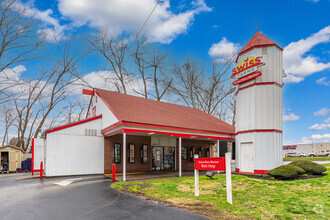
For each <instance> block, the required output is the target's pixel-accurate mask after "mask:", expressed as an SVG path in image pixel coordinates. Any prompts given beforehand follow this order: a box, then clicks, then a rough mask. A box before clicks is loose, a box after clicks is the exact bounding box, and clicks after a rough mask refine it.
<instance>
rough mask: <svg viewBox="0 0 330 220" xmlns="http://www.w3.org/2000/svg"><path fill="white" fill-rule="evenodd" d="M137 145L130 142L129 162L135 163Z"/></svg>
mask: <svg viewBox="0 0 330 220" xmlns="http://www.w3.org/2000/svg"><path fill="white" fill-rule="evenodd" d="M134 151H135V145H134V144H130V145H129V148H128V152H129V158H128V162H129V163H134V154H135V152H134Z"/></svg>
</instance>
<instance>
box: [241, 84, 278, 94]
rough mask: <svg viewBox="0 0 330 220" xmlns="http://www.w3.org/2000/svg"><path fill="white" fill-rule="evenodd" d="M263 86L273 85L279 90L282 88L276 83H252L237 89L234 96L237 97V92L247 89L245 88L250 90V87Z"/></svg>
mask: <svg viewBox="0 0 330 220" xmlns="http://www.w3.org/2000/svg"><path fill="white" fill-rule="evenodd" d="M263 85H275V86H278V87H280V88H282V87H283V85H281V84H279V83H277V82H261V83H253V84H250V85H247V86H244V87H241V88H239V89H238V90H237V91H236V94H235V95H237V94H238V92H239V91H240V90H243V89H247V88H250V87H252V86H263Z"/></svg>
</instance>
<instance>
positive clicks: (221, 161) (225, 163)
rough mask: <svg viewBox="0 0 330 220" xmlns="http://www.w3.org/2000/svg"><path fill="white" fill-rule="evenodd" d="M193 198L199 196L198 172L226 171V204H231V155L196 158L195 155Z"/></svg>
mask: <svg viewBox="0 0 330 220" xmlns="http://www.w3.org/2000/svg"><path fill="white" fill-rule="evenodd" d="M194 158H195V161H194V163H195V196H199V171H200V170H215V171H217V170H219V171H226V188H227V202H228V203H230V204H233V202H232V192H231V165H230V158H231V153H226V157H206V158H198V155H197V154H195V156H194Z"/></svg>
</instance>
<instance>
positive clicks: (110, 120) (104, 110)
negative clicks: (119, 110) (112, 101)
mask: <svg viewBox="0 0 330 220" xmlns="http://www.w3.org/2000/svg"><path fill="white" fill-rule="evenodd" d="M94 106H96V115H102V125H101V129H104V128H106V127H108V126H110V125H113V124H115V123H116V122H118V121H119V120H118V119H117V118H116V116H115V115H114V114H113V113H112V111H111V110H110V109H109V108H108V106H107V105H106V104H105V103H104V102H103V100H102V99H101V98H100V97H99V96H98V95H97V94H95V96H93V99H92V102H91V106H90V108H89V112H88V115H89V117H92V109H93V107H94Z"/></svg>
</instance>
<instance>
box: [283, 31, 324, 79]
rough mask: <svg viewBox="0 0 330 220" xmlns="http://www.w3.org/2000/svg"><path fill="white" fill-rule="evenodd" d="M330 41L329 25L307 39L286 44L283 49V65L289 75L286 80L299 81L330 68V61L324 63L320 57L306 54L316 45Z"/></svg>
mask: <svg viewBox="0 0 330 220" xmlns="http://www.w3.org/2000/svg"><path fill="white" fill-rule="evenodd" d="M329 42H330V26H327V27H325V28H323V29H322V30H320V31H319V32H317V33H315V34H312V35H311V36H309V37H307V38H306V39H301V40H299V41H297V42H292V43H290V44H289V45H288V46H286V47H285V48H284V51H283V66H284V69H285V72H286V73H287V74H288V77H287V78H284V81H285V82H293V83H299V82H301V81H302V80H304V78H305V77H306V76H309V75H311V74H313V73H316V72H320V71H323V70H326V69H328V68H330V62H325V63H322V62H319V58H318V57H314V56H313V55H307V56H305V54H306V53H307V52H309V51H310V50H311V49H312V48H313V47H314V46H316V45H318V44H321V43H329Z"/></svg>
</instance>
